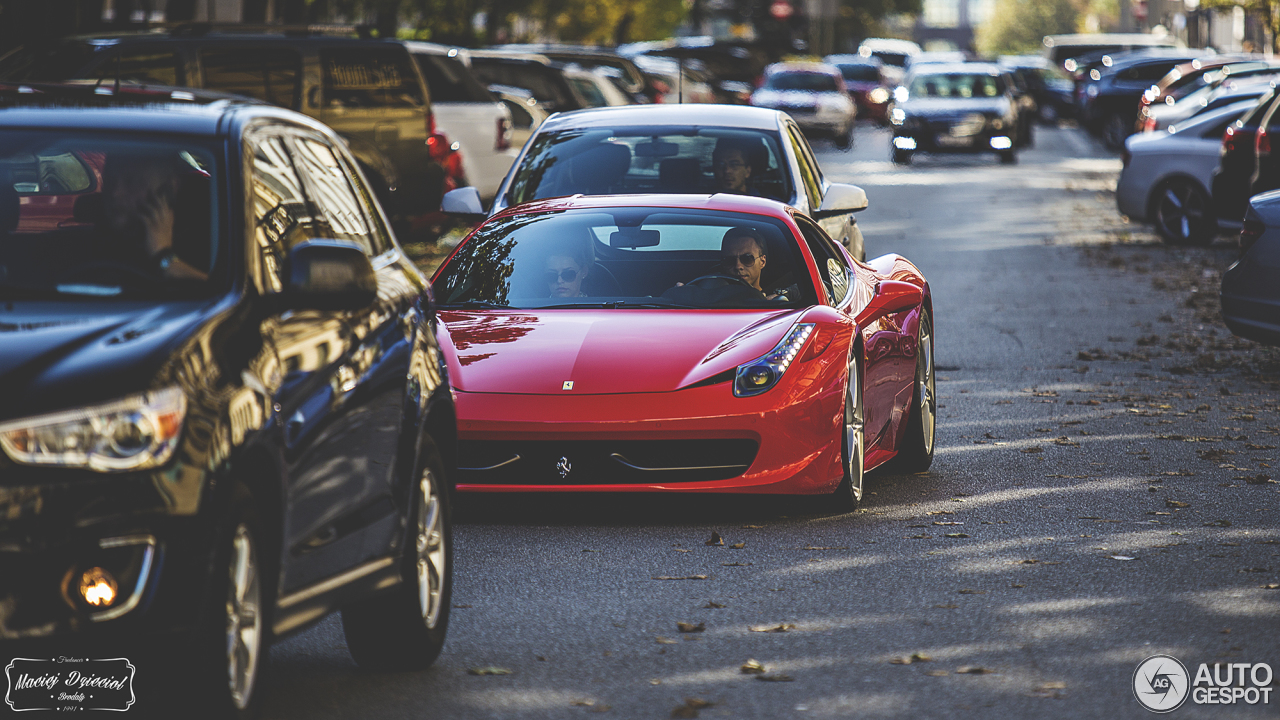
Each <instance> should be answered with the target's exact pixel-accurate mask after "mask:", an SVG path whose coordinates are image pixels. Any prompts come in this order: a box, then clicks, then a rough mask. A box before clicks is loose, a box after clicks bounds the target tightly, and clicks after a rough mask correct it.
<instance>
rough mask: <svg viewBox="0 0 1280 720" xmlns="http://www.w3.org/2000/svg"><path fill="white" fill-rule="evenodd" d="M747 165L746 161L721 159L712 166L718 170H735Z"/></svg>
mask: <svg viewBox="0 0 1280 720" xmlns="http://www.w3.org/2000/svg"><path fill="white" fill-rule="evenodd" d="M746 166H747V164H746V163H744V162H741V161H738V160H721V161H719V162H715V163H712V164H711V167H713V168H716V169H717V170H733V169H737V168H744V167H746Z"/></svg>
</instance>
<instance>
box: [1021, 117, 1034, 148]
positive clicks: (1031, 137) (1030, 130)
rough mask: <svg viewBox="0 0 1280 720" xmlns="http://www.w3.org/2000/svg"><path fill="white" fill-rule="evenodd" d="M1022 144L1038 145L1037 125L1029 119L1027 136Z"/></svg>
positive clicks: (1025, 145) (1031, 146)
mask: <svg viewBox="0 0 1280 720" xmlns="http://www.w3.org/2000/svg"><path fill="white" fill-rule="evenodd" d="M1022 144H1023V146H1024V147H1029V148H1033V147H1035V146H1036V126H1035V124H1034V123H1032V122H1031V121H1030V120H1028V121H1027V137H1026V140H1025V141H1024V142H1023V143H1022Z"/></svg>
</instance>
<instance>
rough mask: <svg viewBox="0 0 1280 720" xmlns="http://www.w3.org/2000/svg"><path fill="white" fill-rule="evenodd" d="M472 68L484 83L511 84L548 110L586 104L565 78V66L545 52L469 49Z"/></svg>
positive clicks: (557, 110)
mask: <svg viewBox="0 0 1280 720" xmlns="http://www.w3.org/2000/svg"><path fill="white" fill-rule="evenodd" d="M471 71H472V72H474V73H475V75H476V77H477V78H479V79H480V82H483V83H484V84H486V85H510V86H512V87H518V88H524V89H525V90H528V91H529V92H531V93H533V96H534V97H535V98H537V100H538V105H540V106H541V107H542V109H543V110H546V111H547V112H548V113H554V112H565V111H567V110H581V109H583V108H585V107H589V106H588V104H587V102H586V100H585V99H584V98H582V97H581V96H580V95H578V93H577V92H576V91H575V90H574V89H573V87H572V86H571V85H570V84H569V81H568V80H566V79H565V77H564V65H563V64H562V63H557V62H555V61H553V60H551V58H548V57H547V56H545V55H538V54H536V53H521V52H508V51H506V50H496V49H489V50H472V51H471Z"/></svg>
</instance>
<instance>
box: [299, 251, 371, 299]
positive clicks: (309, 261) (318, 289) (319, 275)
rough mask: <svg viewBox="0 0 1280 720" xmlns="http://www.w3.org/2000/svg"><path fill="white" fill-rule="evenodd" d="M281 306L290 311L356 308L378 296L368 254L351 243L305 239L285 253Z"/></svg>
mask: <svg viewBox="0 0 1280 720" xmlns="http://www.w3.org/2000/svg"><path fill="white" fill-rule="evenodd" d="M284 277H285V286H284V296H283V298H282V300H283V303H284V306H285V307H286V308H288V309H290V310H360V309H362V308H366V307H368V306H369V305H371V304H372V303H373V301H374V300H375V299H377V297H378V279H377V277H376V276H375V275H374V272H373V265H372V264H370V263H369V256H368V255H365V254H364V250H362V249H361V248H360V246H358V245H356V244H355V243H350V242H343V241H341V240H307V241H305V242H301V243H298V244H297V245H296V246H295V247H294V248H293V250H291V251H290V252H289V257H288V259H287V260H286V261H285V267H284Z"/></svg>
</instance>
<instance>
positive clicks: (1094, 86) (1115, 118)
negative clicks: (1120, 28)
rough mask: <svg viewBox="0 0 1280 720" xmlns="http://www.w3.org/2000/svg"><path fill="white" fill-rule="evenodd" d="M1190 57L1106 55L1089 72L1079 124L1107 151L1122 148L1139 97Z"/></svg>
mask: <svg viewBox="0 0 1280 720" xmlns="http://www.w3.org/2000/svg"><path fill="white" fill-rule="evenodd" d="M1194 57H1195V53H1190V54H1189V53H1188V51H1186V50H1176V49H1173V50H1147V51H1143V52H1141V53H1137V52H1135V53H1128V54H1125V55H1115V56H1111V55H1108V56H1106V58H1104V59H1103V68H1094V69H1093V70H1090V71H1089V79H1088V80H1087V81H1085V83H1084V86H1083V87H1084V92H1083V95H1084V100H1083V102H1084V105H1083V107H1082V108H1081V114H1080V121H1081V122H1082V123H1083V124H1084V126H1085V127H1086V128H1088V129H1089V131H1090V132H1092V133H1094V134H1097V135H1100V136H1101V138H1102V141H1103V143H1104V144H1105V145H1106V146H1107V148H1108V149H1111V150H1120V149H1122V148H1123V147H1124V140H1125V138H1127V137H1129V136H1130V135H1131V134H1133V129H1134V125H1135V123H1136V122H1137V119H1138V105H1139V103H1140V102H1141V100H1142V94H1143V93H1144V92H1146V91H1147V90H1148V89H1149V88H1150V87H1151V86H1152V85H1154V84H1155V83H1156V82H1158V81H1159V80H1160V79H1161V78H1163V77H1164V76H1165V75H1166V74H1168V72H1169V70H1171V69H1173V68H1174V67H1175V66H1177V65H1179V64H1181V63H1184V62H1187V61H1189V60H1191V59H1193V58H1194ZM1107 58H1110V59H1111V62H1110V63H1107V61H1106V59H1107Z"/></svg>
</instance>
